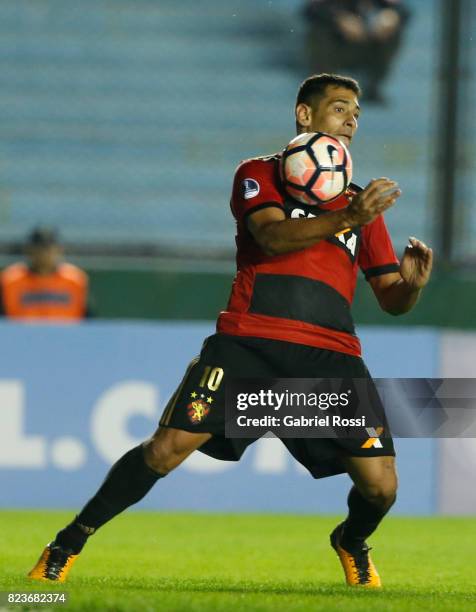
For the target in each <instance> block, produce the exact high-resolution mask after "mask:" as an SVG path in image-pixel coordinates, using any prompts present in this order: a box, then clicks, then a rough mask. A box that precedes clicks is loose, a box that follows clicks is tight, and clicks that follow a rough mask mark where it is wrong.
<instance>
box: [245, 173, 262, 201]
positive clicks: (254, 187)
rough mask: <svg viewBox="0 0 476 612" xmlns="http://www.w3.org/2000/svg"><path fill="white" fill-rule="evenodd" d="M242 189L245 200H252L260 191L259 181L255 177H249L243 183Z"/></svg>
mask: <svg viewBox="0 0 476 612" xmlns="http://www.w3.org/2000/svg"><path fill="white" fill-rule="evenodd" d="M241 189H242V193H243V197H244V198H245V200H251V198H255V197H256V196H257V195H258V193H259V183H258V181H255V179H252V178H247V179H244V181H243V182H242V183H241Z"/></svg>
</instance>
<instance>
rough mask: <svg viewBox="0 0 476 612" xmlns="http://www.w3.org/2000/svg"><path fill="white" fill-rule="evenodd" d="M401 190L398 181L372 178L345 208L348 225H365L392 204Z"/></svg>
mask: <svg viewBox="0 0 476 612" xmlns="http://www.w3.org/2000/svg"><path fill="white" fill-rule="evenodd" d="M401 194H402V192H401V191H400V188H399V187H398V183H396V182H395V181H391V180H390V179H388V178H379V179H373V180H372V181H370V183H369V184H368V185H367V187H366V188H365V189H364V190H363V191H361V192H359V193H357V194H356V195H355V196H354V197H353V198H352V201H351V202H350V204H349V205H348V206H347V208H346V209H345V213H346V218H347V220H348V224H349V227H357V226H359V225H366V224H367V223H370V222H371V221H373V220H374V219H375V218H376V217H378V215H380V214H381V213H383V212H385V211H386V210H387V209H388V208H390V207H391V206H393V205H394V204H395V202H396V201H397V199H398V198H399V197H400V196H401Z"/></svg>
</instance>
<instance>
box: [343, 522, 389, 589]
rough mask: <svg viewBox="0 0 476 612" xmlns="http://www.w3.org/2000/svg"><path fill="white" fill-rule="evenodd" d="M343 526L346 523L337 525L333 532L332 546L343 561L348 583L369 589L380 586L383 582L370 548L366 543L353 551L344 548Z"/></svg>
mask: <svg viewBox="0 0 476 612" xmlns="http://www.w3.org/2000/svg"><path fill="white" fill-rule="evenodd" d="M343 528H344V523H341V524H340V525H337V527H336V528H335V529H334V531H333V532H332V533H331V546H332V548H333V549H334V550H335V551H336V553H337V555H338V557H339V559H340V562H341V563H342V567H343V568H344V573H345V580H346V582H347V584H348V585H350V586H361V587H365V588H367V589H375V588H377V589H378V588H380V587H381V586H382V582H381V580H380V576H379V575H378V572H377V570H376V569H375V565H374V564H373V562H372V559H371V558H370V555H369V550H370V548H369V547H368V546H367V544H365V543H364V544H363V545H362V546H361V547H360V548H357V549H355V550H353V551H352V552H350V551H348V550H345V549H344V548H342V546H341V544H340V541H341V538H342V531H343Z"/></svg>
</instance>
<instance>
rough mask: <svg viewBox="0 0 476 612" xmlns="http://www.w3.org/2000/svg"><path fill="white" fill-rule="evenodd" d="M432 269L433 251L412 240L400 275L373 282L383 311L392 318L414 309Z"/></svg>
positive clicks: (380, 278) (392, 275) (423, 244)
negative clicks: (391, 315)
mask: <svg viewBox="0 0 476 612" xmlns="http://www.w3.org/2000/svg"><path fill="white" fill-rule="evenodd" d="M432 266H433V251H432V249H430V248H429V247H428V246H427V245H426V244H425V243H424V242H422V241H421V240H417V239H416V238H413V237H411V238H410V239H409V244H408V246H407V247H406V249H405V253H404V255H403V257H402V261H401V264H400V272H394V273H392V274H383V275H382V276H376V277H374V278H371V279H370V284H371V286H372V289H373V292H374V293H375V295H376V297H377V299H378V301H379V304H380V306H381V307H382V309H383V310H385V311H386V312H388V313H390V314H393V315H399V314H404V313H405V312H408V311H409V310H411V309H412V308H413V306H415V304H416V303H417V301H418V298H419V297H420V293H421V290H422V289H423V287H424V286H425V285H426V284H427V283H428V281H429V279H430V275H431V269H432Z"/></svg>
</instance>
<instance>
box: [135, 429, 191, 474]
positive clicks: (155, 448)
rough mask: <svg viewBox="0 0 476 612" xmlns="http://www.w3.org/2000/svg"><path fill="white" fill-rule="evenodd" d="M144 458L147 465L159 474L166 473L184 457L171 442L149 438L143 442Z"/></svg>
mask: <svg viewBox="0 0 476 612" xmlns="http://www.w3.org/2000/svg"><path fill="white" fill-rule="evenodd" d="M144 458H145V462H146V463H147V465H148V466H149V467H150V468H152V469H153V470H154V471H156V472H159V474H168V473H169V472H171V471H172V470H173V469H174V468H176V467H177V466H178V465H180V463H181V462H182V461H183V459H184V458H185V457H184V456H183V452H180V449H178V448H177V447H176V446H175V445H174V444H173V443H171V442H170V441H167V440H163V439H157V438H151V439H150V440H148V441H147V442H146V443H145V444H144Z"/></svg>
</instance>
